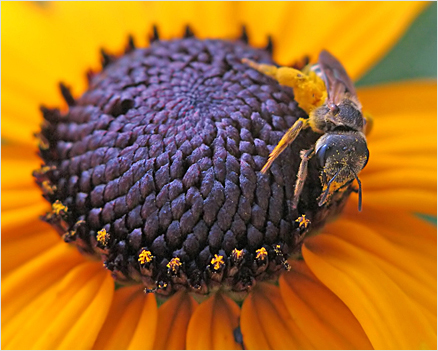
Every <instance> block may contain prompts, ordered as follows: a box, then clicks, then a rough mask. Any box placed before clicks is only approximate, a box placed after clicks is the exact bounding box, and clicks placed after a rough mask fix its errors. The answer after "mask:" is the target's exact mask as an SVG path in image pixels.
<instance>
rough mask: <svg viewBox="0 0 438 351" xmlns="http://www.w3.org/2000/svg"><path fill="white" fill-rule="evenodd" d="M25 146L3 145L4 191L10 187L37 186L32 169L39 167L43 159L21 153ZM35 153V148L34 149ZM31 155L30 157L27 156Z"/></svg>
mask: <svg viewBox="0 0 438 351" xmlns="http://www.w3.org/2000/svg"><path fill="white" fill-rule="evenodd" d="M21 151H26V150H23V148H20V147H18V148H16V147H13V146H6V147H2V173H1V175H2V191H4V190H8V189H25V188H34V189H35V188H36V185H35V181H34V179H33V178H32V171H33V170H35V169H37V168H39V166H40V164H41V161H39V160H38V159H37V158H36V157H35V156H30V155H25V157H23V156H22V157H20V156H19V155H17V154H19V153H20V152H21ZM33 153H35V150H33ZM26 156H29V157H26Z"/></svg>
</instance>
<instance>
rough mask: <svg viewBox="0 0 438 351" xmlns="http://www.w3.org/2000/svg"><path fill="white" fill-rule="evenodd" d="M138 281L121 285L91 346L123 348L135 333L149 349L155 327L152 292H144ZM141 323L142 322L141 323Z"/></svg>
mask: <svg viewBox="0 0 438 351" xmlns="http://www.w3.org/2000/svg"><path fill="white" fill-rule="evenodd" d="M143 290H144V288H143V287H142V286H141V285H136V286H131V287H126V288H120V289H118V290H117V291H116V292H115V293H114V299H113V302H112V304H111V308H110V310H109V312H108V316H107V319H106V321H105V323H104V325H103V326H102V328H101V330H100V333H99V335H98V337H97V339H96V342H95V344H94V346H93V349H98V350H99V349H109V350H124V349H127V348H128V347H129V346H130V343H131V342H132V340H133V338H134V335H137V338H138V337H139V336H140V335H139V333H140V334H142V336H140V339H141V340H142V345H132V346H139V348H140V346H142V347H141V348H146V349H150V348H151V347H152V344H153V342H154V338H155V336H154V334H155V330H156V320H157V307H156V305H157V304H156V301H155V296H154V295H153V294H145V293H144V291H143ZM141 319H143V320H141ZM140 323H142V324H140Z"/></svg>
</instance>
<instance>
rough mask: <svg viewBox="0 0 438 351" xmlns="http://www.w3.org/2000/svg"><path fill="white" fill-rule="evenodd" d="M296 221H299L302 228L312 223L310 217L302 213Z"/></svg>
mask: <svg viewBox="0 0 438 351" xmlns="http://www.w3.org/2000/svg"><path fill="white" fill-rule="evenodd" d="M295 222H298V223H299V225H300V228H307V227H308V226H309V224H310V219H308V218H306V215H304V214H303V215H302V216H300V217H298V218H297V219H296V220H295Z"/></svg>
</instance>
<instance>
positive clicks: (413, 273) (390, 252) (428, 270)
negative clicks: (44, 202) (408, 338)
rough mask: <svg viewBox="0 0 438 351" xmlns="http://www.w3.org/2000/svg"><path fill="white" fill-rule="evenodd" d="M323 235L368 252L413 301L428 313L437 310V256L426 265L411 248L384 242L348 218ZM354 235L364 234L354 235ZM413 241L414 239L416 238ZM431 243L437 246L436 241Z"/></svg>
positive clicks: (366, 228)
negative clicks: (332, 236)
mask: <svg viewBox="0 0 438 351" xmlns="http://www.w3.org/2000/svg"><path fill="white" fill-rule="evenodd" d="M324 232H325V233H330V234H332V235H335V236H336V237H338V238H340V239H342V240H344V241H345V242H348V243H350V244H352V245H354V246H355V247H357V248H360V249H362V250H364V251H365V252H367V253H369V254H370V256H371V257H372V259H373V261H374V262H376V263H377V264H378V265H379V266H380V267H381V268H382V270H384V271H385V272H388V273H389V275H391V276H392V277H393V279H394V280H396V279H397V281H398V284H399V285H400V286H402V287H403V291H404V292H405V293H406V294H407V295H409V296H410V297H411V298H412V300H413V301H416V302H417V303H419V304H420V305H422V306H423V307H425V308H426V309H427V310H429V311H436V272H437V271H436V255H433V256H432V257H431V260H430V263H429V265H424V264H422V263H423V262H422V260H421V257H418V255H417V254H416V253H415V252H412V250H411V247H410V246H408V245H406V246H404V247H403V246H402V247H400V246H396V245H394V244H393V243H392V242H391V241H389V240H385V238H384V237H382V235H381V234H380V232H379V231H378V230H376V229H375V228H373V227H372V226H368V225H366V224H359V223H357V222H355V221H351V220H347V219H343V220H340V221H337V222H335V223H332V224H331V225H329V226H327V227H326V228H325V229H324ZM355 232H358V233H361V234H365V235H351V234H352V233H355ZM412 239H413V240H415V239H414V237H413V238H412ZM429 244H430V245H434V244H436V240H435V242H434V241H430V243H429ZM423 255H424V253H423Z"/></svg>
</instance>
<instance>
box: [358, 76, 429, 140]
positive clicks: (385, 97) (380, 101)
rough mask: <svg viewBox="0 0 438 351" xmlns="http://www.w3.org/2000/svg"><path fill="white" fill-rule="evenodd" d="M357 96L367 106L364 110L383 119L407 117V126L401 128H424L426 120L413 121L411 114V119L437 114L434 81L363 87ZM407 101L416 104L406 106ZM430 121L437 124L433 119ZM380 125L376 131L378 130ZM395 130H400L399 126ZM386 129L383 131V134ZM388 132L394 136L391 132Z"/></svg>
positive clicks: (404, 120)
mask: <svg viewBox="0 0 438 351" xmlns="http://www.w3.org/2000/svg"><path fill="white" fill-rule="evenodd" d="M357 94H358V96H359V99H360V101H361V103H362V105H363V107H364V111H366V112H369V113H371V114H372V115H375V114H377V115H379V116H386V115H393V116H395V118H397V116H403V123H401V125H406V124H409V126H410V127H417V126H423V123H424V122H423V121H417V120H414V121H413V120H412V118H409V117H408V116H409V114H411V116H412V114H413V113H414V114H416V115H421V114H423V113H425V114H427V115H433V114H435V115H436V103H437V83H436V81H434V80H429V81H407V82H397V83H388V84H382V85H379V86H373V87H365V88H359V89H358V90H357ZM406 101H412V102H415V103H403V102H406ZM415 122H416V123H415ZM418 122H419V123H418ZM428 122H433V120H430V121H428ZM379 124H380V123H377V124H376V128H378V126H379ZM435 124H436V119H435ZM393 127H395V128H397V127H398V125H397V123H395V124H394V125H393ZM403 129H405V130H408V131H409V130H410V129H406V128H403ZM385 130H386V129H385V128H383V129H382V132H384V131H385ZM386 131H387V132H388V133H391V130H386Z"/></svg>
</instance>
